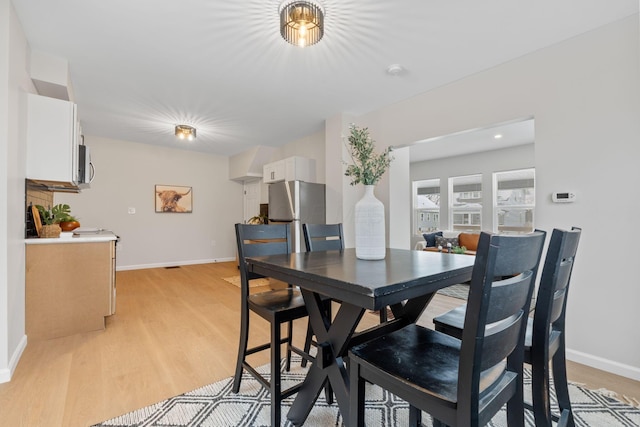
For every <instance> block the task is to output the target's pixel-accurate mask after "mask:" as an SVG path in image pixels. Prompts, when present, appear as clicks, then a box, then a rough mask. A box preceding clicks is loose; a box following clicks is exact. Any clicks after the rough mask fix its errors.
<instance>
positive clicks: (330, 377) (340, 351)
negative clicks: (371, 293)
mask: <svg viewBox="0 0 640 427" xmlns="http://www.w3.org/2000/svg"><path fill="white" fill-rule="evenodd" d="M301 291H302V296H303V297H304V301H305V304H306V306H307V311H308V313H309V321H310V322H311V327H312V328H313V332H314V334H315V336H316V341H317V342H318V353H317V355H316V360H315V363H312V364H311V366H310V368H309V372H308V373H307V377H306V378H305V380H304V383H303V384H302V387H301V388H300V391H299V392H298V395H297V396H296V398H295V400H294V402H293V406H292V407H291V409H290V410H289V413H288V414H287V418H288V419H289V420H290V421H291V422H292V423H293V424H294V425H302V424H303V423H304V421H305V420H306V419H307V416H308V415H309V412H311V409H312V408H313V405H314V404H315V401H316V399H317V398H318V395H319V394H320V391H321V390H322V387H323V386H324V385H325V383H326V382H327V381H329V383H330V384H331V388H332V389H333V392H334V393H335V395H336V400H337V401H338V407H339V408H340V413H341V414H342V418H343V419H349V374H348V372H347V369H346V367H345V363H344V359H343V356H344V355H345V354H346V353H347V349H348V345H349V340H350V338H351V336H352V335H353V333H354V331H355V329H356V327H357V326H358V323H359V322H360V319H361V318H362V316H363V314H364V309H363V308H361V307H357V306H355V305H351V304H348V303H344V302H343V303H341V305H340V308H339V309H338V313H337V314H336V317H335V319H334V320H333V322H332V321H331V319H329V318H328V317H327V314H326V312H325V311H324V310H323V308H322V307H323V305H322V300H321V299H320V296H319V295H318V294H315V293H313V292H311V291H308V290H305V289H301Z"/></svg>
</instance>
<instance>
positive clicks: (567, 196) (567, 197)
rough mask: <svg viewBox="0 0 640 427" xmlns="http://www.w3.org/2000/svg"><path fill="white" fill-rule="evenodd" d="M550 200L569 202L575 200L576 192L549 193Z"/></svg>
mask: <svg viewBox="0 0 640 427" xmlns="http://www.w3.org/2000/svg"><path fill="white" fill-rule="evenodd" d="M551 200H553V202H554V203H570V202H575V201H576V193H557V192H555V193H553V194H551Z"/></svg>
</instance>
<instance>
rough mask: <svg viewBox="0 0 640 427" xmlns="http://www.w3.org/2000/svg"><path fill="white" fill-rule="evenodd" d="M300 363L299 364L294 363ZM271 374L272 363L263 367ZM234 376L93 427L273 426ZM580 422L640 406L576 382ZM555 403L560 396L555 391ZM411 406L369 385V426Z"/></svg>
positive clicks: (497, 425) (401, 419) (633, 422)
mask: <svg viewBox="0 0 640 427" xmlns="http://www.w3.org/2000/svg"><path fill="white" fill-rule="evenodd" d="M294 365H295V367H293V366H294ZM294 365H292V369H291V372H288V373H285V374H284V376H283V388H285V387H288V386H289V385H291V384H293V383H294V382H297V381H301V380H302V379H303V378H304V375H305V372H306V369H303V368H300V363H299V359H298V362H297V363H295V364H294ZM258 370H259V371H260V372H261V373H262V374H263V375H265V376H266V377H268V372H269V366H268V365H264V366H262V367H260V368H259V369H258ZM530 383H531V375H530V372H529V371H525V386H526V388H525V393H527V391H528V390H529V387H528V385H529V384H530ZM231 386H232V379H231V378H228V379H225V380H222V381H219V382H217V383H213V384H210V385H207V386H204V387H202V388H199V389H197V390H194V391H191V392H188V393H185V394H183V395H180V396H176V397H173V398H170V399H167V400H165V401H163V402H159V403H156V404H154V405H151V406H148V407H146V408H142V409H139V410H137V411H133V412H130V413H128V414H125V415H122V416H119V417H116V418H113V419H111V420H108V421H105V422H103V423H100V424H96V425H95V426H94V427H134V426H135V427H143V426H144V427H168V426H172V427H174V426H185V427H196V426H209V427H216V426H218V427H231V426H238V427H240V426H243V427H246V426H253V427H262V426H269V414H270V405H269V393H268V392H267V391H266V390H265V389H264V388H263V387H262V386H260V384H259V383H258V382H257V381H256V380H255V379H253V377H251V376H250V375H248V374H245V376H244V377H243V380H242V385H241V387H240V393H238V394H234V393H233V392H232V391H231ZM569 391H570V394H571V402H572V405H573V410H574V417H575V421H576V426H594V427H602V426H607V427H612V426H623V427H633V426H635V427H637V426H640V409H639V408H636V407H633V406H630V405H627V404H625V403H623V402H621V401H619V400H617V399H615V398H614V397H612V396H611V395H610V394H611V393H603V392H601V391H592V390H587V389H585V388H583V387H580V386H578V385H575V384H571V385H570V387H569ZM294 397H295V395H294V396H292V397H290V398H288V399H286V400H285V401H284V402H283V404H282V406H283V408H282V413H283V420H282V425H283V426H286V427H291V426H292V424H291V423H290V422H289V421H288V420H286V414H287V412H288V411H289V408H290V407H291V403H292V402H293V399H294ZM552 401H553V403H554V404H555V396H552ZM408 413H409V411H408V405H407V404H406V403H405V402H404V401H402V400H400V399H398V398H397V397H395V396H394V395H392V394H390V393H388V392H387V391H384V390H382V389H380V388H379V387H377V386H372V385H368V387H367V405H366V425H367V426H379V427H392V426H393V427H395V426H398V427H400V426H406V425H407V424H408ZM525 418H526V425H527V426H528V427H534V426H535V423H534V420H533V414H532V413H531V412H530V411H526V412H525ZM423 424H424V425H425V426H431V425H432V424H431V419H430V417H429V416H428V415H423ZM342 425H343V424H342V417H341V416H340V414H339V412H338V409H337V405H336V404H333V405H327V404H326V401H325V399H324V395H323V394H321V395H320V397H319V398H318V401H317V403H316V406H315V407H314V408H313V410H312V411H311V413H310V414H309V417H308V418H307V421H306V422H305V426H311V427H325V426H335V427H340V426H342ZM488 426H490V427H507V424H506V416H505V410H504V408H503V409H502V410H501V411H500V412H499V413H498V414H497V415H496V416H495V417H494V418H493V420H491V422H490V423H489V424H488Z"/></svg>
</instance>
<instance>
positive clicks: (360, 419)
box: [345, 363, 365, 427]
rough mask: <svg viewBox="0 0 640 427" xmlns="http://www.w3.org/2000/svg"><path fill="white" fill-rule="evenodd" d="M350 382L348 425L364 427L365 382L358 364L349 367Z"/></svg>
mask: <svg viewBox="0 0 640 427" xmlns="http://www.w3.org/2000/svg"><path fill="white" fill-rule="evenodd" d="M349 382H350V383H351V392H350V396H349V424H348V425H349V426H350V427H364V400H365V395H364V390H365V380H364V379H362V378H360V365H359V364H358V363H351V366H350V367H349ZM345 424H347V423H345Z"/></svg>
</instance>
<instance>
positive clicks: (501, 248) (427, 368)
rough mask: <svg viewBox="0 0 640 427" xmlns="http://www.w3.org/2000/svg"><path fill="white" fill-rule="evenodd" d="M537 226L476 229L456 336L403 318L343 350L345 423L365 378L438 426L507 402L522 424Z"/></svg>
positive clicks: (361, 396) (485, 417)
mask: <svg viewBox="0 0 640 427" xmlns="http://www.w3.org/2000/svg"><path fill="white" fill-rule="evenodd" d="M545 235H546V234H545V233H544V232H541V231H537V232H534V233H531V234H526V235H491V234H488V233H481V236H480V241H479V244H478V252H477V255H476V259H475V264H474V267H473V273H472V277H471V284H470V290H469V299H468V304H467V313H466V314H467V315H466V317H465V323H464V329H463V333H462V339H461V340H459V339H457V338H454V337H452V336H449V335H447V334H444V333H441V332H438V331H434V330H432V329H428V328H425V327H422V326H419V325H417V324H410V325H408V326H405V327H404V328H402V329H399V330H397V331H395V332H391V333H389V334H387V335H384V336H382V337H379V338H376V339H374V340H372V341H368V342H365V343H363V344H360V345H356V346H354V347H352V348H351V350H350V351H349V361H350V382H351V397H350V399H351V403H350V411H349V412H350V414H349V416H350V423H349V425H350V426H352V427H355V426H363V425H364V402H365V393H364V391H365V382H367V381H368V382H371V383H374V384H377V385H379V386H380V387H382V388H383V389H386V390H388V391H389V392H390V393H393V394H394V395H396V396H397V397H399V398H401V399H403V400H406V401H407V402H408V403H409V408H410V410H409V424H410V425H411V426H418V425H420V424H421V415H422V412H421V411H425V412H427V413H429V414H431V416H432V417H433V418H434V419H435V420H438V421H439V423H440V425H441V424H442V423H443V424H446V425H448V426H451V427H454V426H483V425H485V424H486V423H487V422H488V421H489V420H490V419H491V418H492V417H493V416H494V415H495V414H496V413H497V412H498V410H500V408H501V407H502V406H503V405H504V404H505V403H506V404H507V423H508V425H509V426H510V427H516V426H523V425H524V406H523V386H522V369H523V365H522V362H523V357H524V337H525V330H526V325H527V322H526V319H527V314H528V307H529V304H530V302H531V294H532V293H533V288H534V284H535V277H536V272H537V269H538V264H539V262H540V257H541V254H542V248H543V246H544V240H545Z"/></svg>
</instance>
